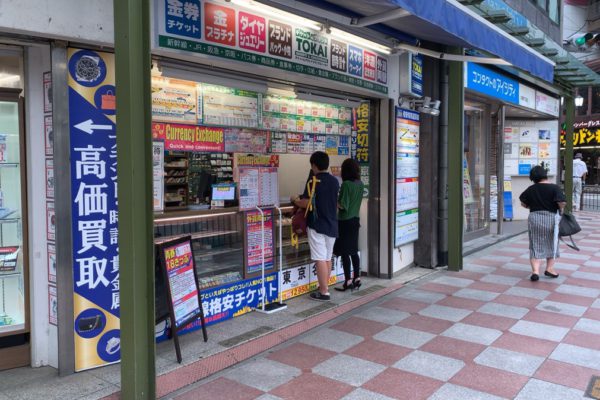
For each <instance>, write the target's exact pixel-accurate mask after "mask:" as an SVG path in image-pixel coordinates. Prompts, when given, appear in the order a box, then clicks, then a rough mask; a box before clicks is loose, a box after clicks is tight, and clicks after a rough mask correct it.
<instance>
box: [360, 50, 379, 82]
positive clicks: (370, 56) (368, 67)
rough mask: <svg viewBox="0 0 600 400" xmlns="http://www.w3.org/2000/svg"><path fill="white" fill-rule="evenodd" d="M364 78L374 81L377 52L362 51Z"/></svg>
mask: <svg viewBox="0 0 600 400" xmlns="http://www.w3.org/2000/svg"><path fill="white" fill-rule="evenodd" d="M363 64H364V78H365V79H368V80H370V81H374V80H375V79H376V78H377V54H375V53H371V52H370V51H366V50H365V51H364V56H363Z"/></svg>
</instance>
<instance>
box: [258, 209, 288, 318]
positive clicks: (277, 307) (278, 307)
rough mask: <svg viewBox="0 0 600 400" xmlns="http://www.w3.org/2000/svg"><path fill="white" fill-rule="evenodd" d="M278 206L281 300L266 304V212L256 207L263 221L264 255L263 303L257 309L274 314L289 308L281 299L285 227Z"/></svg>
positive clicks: (279, 297) (278, 288)
mask: <svg viewBox="0 0 600 400" xmlns="http://www.w3.org/2000/svg"><path fill="white" fill-rule="evenodd" d="M275 208H277V210H278V211H279V274H278V278H277V286H278V287H277V296H278V299H279V301H277V302H274V303H269V304H265V299H266V297H267V293H266V290H265V213H264V212H263V210H262V208H260V207H258V206H257V207H256V209H257V210H258V212H259V213H260V223H261V232H260V233H261V240H262V246H261V247H262V251H261V257H262V260H261V261H262V265H261V274H262V278H261V282H262V286H261V289H260V290H261V293H262V301H261V305H260V307H258V308H256V311H258V312H260V313H264V314H274V313H276V312H278V311H283V310H285V309H286V308H287V304H285V303H283V302H282V301H281V299H282V296H281V276H282V269H283V252H282V250H283V245H282V240H281V239H282V237H283V234H282V232H283V228H282V223H281V216H282V213H281V209H280V208H279V207H275Z"/></svg>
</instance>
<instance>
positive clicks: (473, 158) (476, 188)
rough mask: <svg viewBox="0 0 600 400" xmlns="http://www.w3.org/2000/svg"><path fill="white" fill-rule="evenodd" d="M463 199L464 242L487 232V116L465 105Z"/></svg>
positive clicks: (478, 105)
mask: <svg viewBox="0 0 600 400" xmlns="http://www.w3.org/2000/svg"><path fill="white" fill-rule="evenodd" d="M464 135H465V136H464V162H463V199H464V218H465V220H464V232H465V240H470V239H473V238H475V237H478V236H481V235H482V234H486V233H488V232H489V225H490V221H489V213H488V210H489V206H488V204H489V163H488V147H489V146H488V144H489V112H488V106H487V105H486V104H483V103H478V102H473V101H465V128H464Z"/></svg>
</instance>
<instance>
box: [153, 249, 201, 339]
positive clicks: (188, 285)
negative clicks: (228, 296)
mask: <svg viewBox="0 0 600 400" xmlns="http://www.w3.org/2000/svg"><path fill="white" fill-rule="evenodd" d="M188 239H189V238H188ZM162 251H163V256H164V261H165V267H166V269H167V277H168V279H169V288H170V291H171V301H172V303H173V304H172V305H173V313H174V314H175V315H174V318H175V325H176V327H177V328H179V327H181V326H183V325H184V324H185V323H187V322H188V321H189V320H190V319H192V318H193V317H195V316H198V315H200V300H199V296H198V287H197V285H196V276H195V272H194V254H193V253H192V244H191V242H190V240H185V241H180V242H179V243H177V244H174V245H173V246H169V247H165V248H163V250H162Z"/></svg>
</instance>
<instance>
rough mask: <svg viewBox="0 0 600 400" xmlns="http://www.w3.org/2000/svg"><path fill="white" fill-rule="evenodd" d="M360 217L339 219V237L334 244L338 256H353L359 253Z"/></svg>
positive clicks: (334, 252)
mask: <svg viewBox="0 0 600 400" xmlns="http://www.w3.org/2000/svg"><path fill="white" fill-rule="evenodd" d="M359 229H360V218H358V217H356V218H350V219H345V220H339V221H338V238H337V240H336V241H335V245H334V246H333V254H335V255H336V256H351V255H354V254H357V253H358V231H359Z"/></svg>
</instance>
